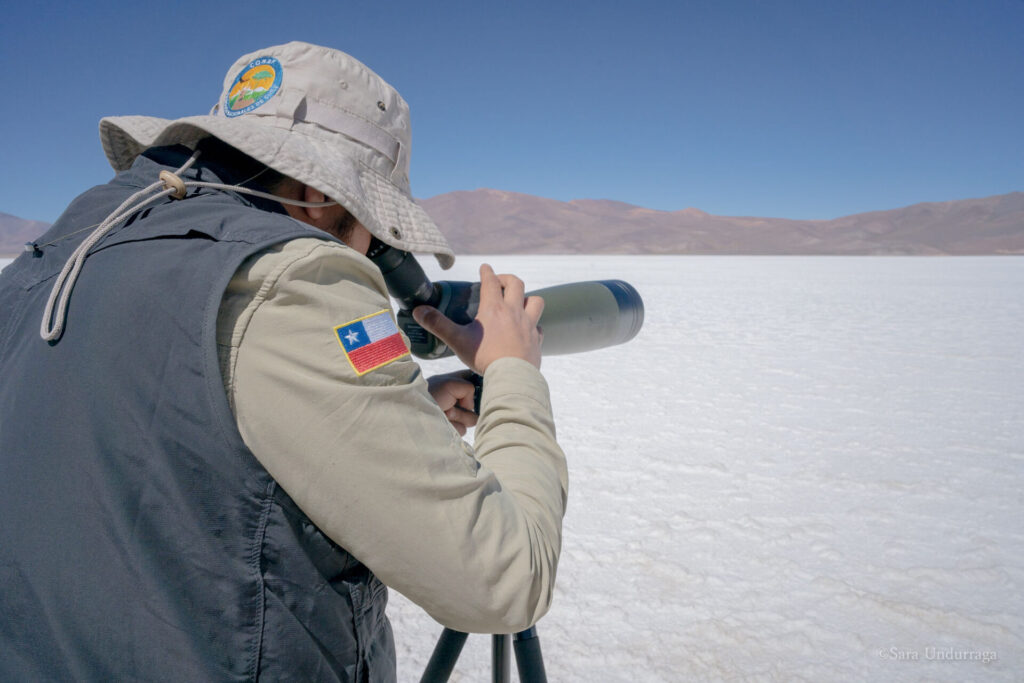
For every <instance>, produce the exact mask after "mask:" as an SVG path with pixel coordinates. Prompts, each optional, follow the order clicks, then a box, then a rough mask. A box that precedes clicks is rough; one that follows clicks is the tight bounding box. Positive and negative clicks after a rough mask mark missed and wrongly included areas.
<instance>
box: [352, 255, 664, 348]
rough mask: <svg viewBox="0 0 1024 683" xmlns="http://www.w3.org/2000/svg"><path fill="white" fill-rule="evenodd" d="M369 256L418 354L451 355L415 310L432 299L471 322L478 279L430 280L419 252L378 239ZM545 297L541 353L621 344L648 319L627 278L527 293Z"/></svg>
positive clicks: (458, 319) (452, 315)
mask: <svg viewBox="0 0 1024 683" xmlns="http://www.w3.org/2000/svg"><path fill="white" fill-rule="evenodd" d="M367 256H369V258H370V259H371V260H373V261H374V263H376V264H377V266H378V267H379V268H380V269H381V272H382V273H383V275H384V281H385V283H387V286H388V292H389V293H390V294H391V296H392V297H394V298H395V299H396V300H397V301H398V304H399V311H398V315H397V318H398V326H399V327H400V328H401V329H402V331H403V332H404V333H405V335H406V336H407V337H408V338H409V342H410V345H411V347H412V352H413V354H414V355H416V356H417V357H419V358H424V359H435V358H444V357H446V356H451V355H452V351H451V350H450V349H449V348H448V347H447V346H446V345H445V344H444V343H443V342H442V341H441V340H440V339H438V338H437V337H435V336H434V335H432V334H430V333H429V332H427V331H426V330H425V329H423V328H422V327H420V326H419V324H417V323H416V321H415V320H414V319H413V317H412V309H414V308H415V307H416V306H419V305H422V304H428V305H430V306H433V307H434V308H436V309H438V310H439V311H441V313H443V314H444V315H445V316H447V317H448V318H451V319H452V320H453V321H455V322H456V323H459V324H462V325H465V324H467V323H469V322H471V321H472V320H473V319H474V318H475V317H476V313H477V308H478V306H479V304H480V283H479V282H457V281H450V280H444V281H438V282H431V281H430V280H429V279H428V278H427V276H426V274H424V272H423V269H422V268H421V267H420V265H419V263H418V262H416V259H415V257H413V256H412V254H410V253H408V252H404V251H401V250H399V249H396V248H394V247H390V246H388V245H386V244H383V243H382V242H379V241H378V240H376V239H375V240H374V241H373V243H371V245H370V249H369V252H368V253H367ZM527 296H540V297H542V298H543V299H544V313H543V315H541V318H540V322H539V325H540V328H541V331H542V332H543V333H544V341H543V344H542V345H541V353H542V354H543V355H545V356H555V355H561V354H569V353H581V352H583V351H593V350H596V349H602V348H605V347H607V346H614V345H616V344H622V343H625V342H627V341H629V340H630V339H632V338H633V337H635V336H636V335H637V333H638V332H639V331H640V328H641V327H642V326H643V322H644V303H643V299H642V298H641V297H640V294H639V292H637V291H636V289H635V288H634V287H633V286H632V285H630V284H629V283H627V282H623V281H622V280H593V281H587V282H570V283H567V284H563V285H555V286H553V287H546V288H544V289H539V290H536V291H531V292H527Z"/></svg>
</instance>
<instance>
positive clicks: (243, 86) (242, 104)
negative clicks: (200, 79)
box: [224, 57, 284, 116]
mask: <svg viewBox="0 0 1024 683" xmlns="http://www.w3.org/2000/svg"><path fill="white" fill-rule="evenodd" d="M283 74H284V70H283V69H282V68H281V62H279V61H277V60H276V59H274V58H273V57H260V58H258V59H254V60H252V61H251V62H249V64H248V65H247V66H246V67H245V68H243V69H242V71H241V72H240V73H239V74H238V76H237V77H235V82H234V83H232V84H231V88H230V89H229V90H228V94H227V96H226V97H225V98H224V114H225V115H226V116H241V115H242V114H246V113H248V112H251V111H252V110H253V109H255V108H256V107H258V106H260V105H261V104H263V103H265V102H266V101H267V100H269V99H270V98H271V97H273V96H274V93H276V92H277V91H278V89H279V88H280V87H281V77H282V76H283Z"/></svg>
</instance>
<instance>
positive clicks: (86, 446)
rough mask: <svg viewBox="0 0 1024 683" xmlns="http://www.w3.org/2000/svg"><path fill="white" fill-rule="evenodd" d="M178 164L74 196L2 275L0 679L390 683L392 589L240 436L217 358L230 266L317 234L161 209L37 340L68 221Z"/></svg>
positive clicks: (163, 157)
mask: <svg viewBox="0 0 1024 683" xmlns="http://www.w3.org/2000/svg"><path fill="white" fill-rule="evenodd" d="M183 152H184V149H183V148H166V149H161V150H155V151H154V150H151V152H150V153H149V156H151V157H152V158H149V157H147V156H144V157H140V158H139V160H137V161H136V163H135V165H134V166H133V167H132V168H131V169H130V170H128V171H126V172H124V173H121V174H119V175H118V176H117V177H116V178H115V179H114V180H113V181H111V182H110V183H109V184H107V185H103V186H99V187H96V188H93V189H92V190H89V191H88V192H86V193H85V194H83V195H82V196H80V197H79V198H78V199H76V200H75V201H74V202H73V203H72V204H71V206H70V207H69V208H68V209H67V211H66V212H65V213H64V215H63V216H61V218H60V219H59V220H58V221H57V223H55V224H54V226H53V227H52V228H51V230H50V231H49V232H48V233H47V234H46V235H44V236H43V237H42V238H41V239H39V240H38V244H39V245H43V246H41V253H37V254H36V255H32V254H28V253H26V254H23V255H22V256H21V257H19V258H18V259H17V260H16V261H15V262H14V263H12V264H11V265H10V266H8V267H7V268H6V269H4V271H3V272H2V273H0V680H4V681H8V680H11V681H14V680H25V681H27V680H71V679H74V680H137V679H139V680H168V681H204V680H211V681H236V680H237V681H241V680H254V679H256V678H260V677H262V678H265V679H266V680H275V681H276V680H304V681H321V680H331V681H333V680H343V681H349V680H351V681H366V680H373V681H376V680H392V679H394V677H395V670H394V658H395V655H394V644H393V641H392V637H391V630H390V626H389V625H388V622H387V619H386V617H385V615H384V608H385V604H386V602H387V591H386V589H385V588H384V586H383V585H382V584H381V583H380V581H378V580H377V579H376V578H375V577H374V576H373V574H371V573H370V571H369V570H368V569H367V568H366V567H365V566H363V565H362V564H360V563H359V562H358V561H357V560H356V559H355V558H353V557H352V556H351V555H349V554H348V553H347V552H345V551H344V550H343V549H342V548H340V547H338V546H337V545H335V544H334V543H333V542H332V541H331V540H330V539H328V538H327V537H325V536H324V535H323V533H321V532H320V530H319V529H317V528H316V526H314V525H313V523H312V522H310V521H309V519H308V518H307V517H306V516H305V515H304V514H303V513H302V512H301V511H300V510H299V509H298V508H297V507H296V505H295V503H294V502H292V500H291V499H290V498H289V497H288V496H287V495H286V494H285V493H284V492H283V491H282V490H281V489H280V488H279V487H278V486H277V485H276V483H275V482H274V480H273V479H272V478H271V477H270V475H269V474H268V473H267V472H266V470H264V468H263V467H262V466H261V465H260V464H259V462H258V461H257V460H256V459H255V457H254V456H253V455H252V453H251V452H250V451H249V450H248V449H247V448H246V447H245V445H244V444H243V443H242V439H241V436H240V435H239V433H238V430H237V428H236V426H235V420H234V418H233V416H232V414H231V411H230V408H229V406H228V403H227V399H226V397H225V392H224V387H223V382H222V379H221V374H220V369H219V363H218V358H217V349H216V339H215V332H216V322H217V311H218V308H219V305H220V300H221V296H222V294H223V291H224V288H225V286H226V284H227V282H228V281H229V279H230V278H231V275H232V274H233V273H234V271H235V270H236V268H237V267H238V265H239V264H241V262H242V261H243V260H244V259H245V258H246V257H247V256H249V255H251V254H254V253H256V252H258V251H260V250H262V249H264V248H266V247H268V246H270V245H272V244H275V243H279V242H282V241H284V240H286V239H291V238H295V237H300V236H311V237H318V238H321V239H330V238H328V237H327V236H326V235H325V234H324V233H321V232H319V231H316V230H314V229H312V228H310V227H308V226H305V225H304V224H302V223H299V222H298V221H295V220H292V219H291V218H289V217H287V216H286V215H283V214H282V213H280V208H279V207H278V205H276V204H273V203H257V204H254V203H252V202H251V201H248V200H246V199H243V198H242V197H241V196H239V195H235V194H231V193H227V192H220V191H202V192H198V193H196V192H194V191H193V194H195V195H196V196H190V197H188V198H187V199H185V200H183V201H173V200H165V201H164V202H163V203H158V204H157V205H155V206H153V208H151V209H147V210H144V211H143V212H141V213H140V214H139V215H137V216H136V217H135V218H134V219H133V220H132V221H131V222H130V223H129V224H128V225H125V226H122V227H120V228H118V229H116V230H115V231H113V232H112V233H110V234H109V235H108V236H107V237H106V238H105V239H104V240H103V241H102V242H101V243H100V244H99V245H97V246H96V247H95V248H94V249H93V251H92V253H91V255H90V256H89V258H88V259H87V261H86V263H85V267H84V269H83V270H82V274H81V277H80V279H79V280H78V283H77V285H76V286H75V289H74V293H73V295H72V297H71V301H70V305H69V308H68V317H67V326H66V328H65V330H64V334H63V336H62V337H61V339H60V340H59V341H57V342H55V343H47V342H44V341H42V339H40V337H39V325H40V321H41V316H42V313H43V309H44V307H45V302H46V298H47V296H48V295H49V292H50V288H51V287H52V285H53V281H54V277H55V275H56V273H57V272H59V271H60V269H61V267H62V266H63V264H64V262H65V260H66V259H67V257H68V255H69V254H70V253H71V251H72V250H73V249H74V248H75V246H77V245H78V244H79V243H80V241H81V240H82V239H84V238H85V236H87V235H88V234H89V233H90V232H91V230H84V231H83V228H89V227H90V226H94V225H95V224H97V223H99V222H100V221H102V220H103V219H104V218H105V217H106V216H107V215H108V214H109V213H110V212H111V211H113V210H114V208H116V207H117V206H118V205H119V204H120V203H121V202H122V201H123V200H124V199H125V198H127V197H128V196H129V195H130V194H132V193H133V192H135V191H137V190H138V189H139V188H141V187H144V186H146V185H148V184H150V183H152V182H154V180H155V179H156V178H157V174H158V173H159V171H160V170H162V169H164V168H169V169H170V170H173V169H174V168H176V167H177V166H179V165H180V164H181V163H183V162H184V160H185V158H186V157H185V155H184V154H183ZM185 175H186V177H190V178H199V179H201V180H217V179H216V178H215V177H213V175H212V172H211V171H210V170H209V169H208V168H205V167H203V164H202V162H200V164H199V168H198V169H195V170H192V171H189V172H187V173H186V174H185ZM49 243H52V244H49Z"/></svg>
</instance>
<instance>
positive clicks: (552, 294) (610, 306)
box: [528, 280, 644, 356]
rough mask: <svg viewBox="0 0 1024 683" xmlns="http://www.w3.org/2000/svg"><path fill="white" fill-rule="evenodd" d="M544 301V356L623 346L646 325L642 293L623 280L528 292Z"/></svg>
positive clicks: (569, 284) (542, 349) (542, 327)
mask: <svg viewBox="0 0 1024 683" xmlns="http://www.w3.org/2000/svg"><path fill="white" fill-rule="evenodd" d="M528 295H529V296H540V297H543V299H544V314H543V315H542V316H541V318H540V326H541V329H542V331H543V332H544V343H543V346H542V347H541V352H542V353H543V354H544V355H545V356H557V355H561V354H566V353H580V352H582V351H593V350H596V349H603V348H604V347H606V346H615V345H616V344H623V343H625V342H627V341H629V340H630V339H632V338H633V337H635V336H636V335H637V333H638V332H640V328H641V327H643V324H644V302H643V299H642V298H641V297H640V293H639V292H637V291H636V289H635V288H634V287H633V286H632V285H630V284H629V283H628V282H623V281H622V280H594V281H590V282H570V283H568V284H564V285H556V286H554V287H547V288H545V289H539V290H537V291H535V292H528Z"/></svg>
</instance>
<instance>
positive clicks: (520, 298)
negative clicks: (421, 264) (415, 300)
mask: <svg viewBox="0 0 1024 683" xmlns="http://www.w3.org/2000/svg"><path fill="white" fill-rule="evenodd" d="M524 295H525V287H524V286H523V281H522V280H520V279H519V278H517V277H516V276H515V275H495V274H494V270H492V269H491V267H490V266H489V265H487V264H486V263H485V264H483V265H482V266H480V308H479V310H478V311H477V314H476V319H475V320H474V321H473V322H471V323H469V324H468V325H458V324H456V323H454V322H452V321H451V320H449V319H448V318H446V317H444V316H443V315H441V312H440V311H438V310H437V309H436V308H433V307H432V306H417V307H416V308H415V309H414V310H413V312H412V315H413V318H414V319H415V320H416V322H417V323H419V324H420V326H421V327H423V328H424V329H425V330H427V331H428V332H430V333H432V334H434V335H436V336H437V337H438V338H439V339H440V340H441V341H443V342H444V343H445V344H447V345H448V347H449V348H450V349H451V350H452V351H453V352H455V355H456V356H458V357H459V359H460V360H461V361H462V362H463V363H465V364H466V365H467V366H469V367H470V368H472V369H473V370H474V371H475V372H476V373H477V374H480V375H482V374H484V372H485V371H486V370H487V366H488V365H490V364H491V363H492V362H494V361H496V360H497V359H499V358H507V357H512V358H522V359H523V360H526V361H529V362H531V363H533V365H534V366H536V367H538V368H539V367H540V343H541V333H540V330H539V329H538V328H537V321H539V320H540V315H541V313H543V311H544V300H543V299H542V298H540V297H539V296H531V297H529V298H525V296H524Z"/></svg>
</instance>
